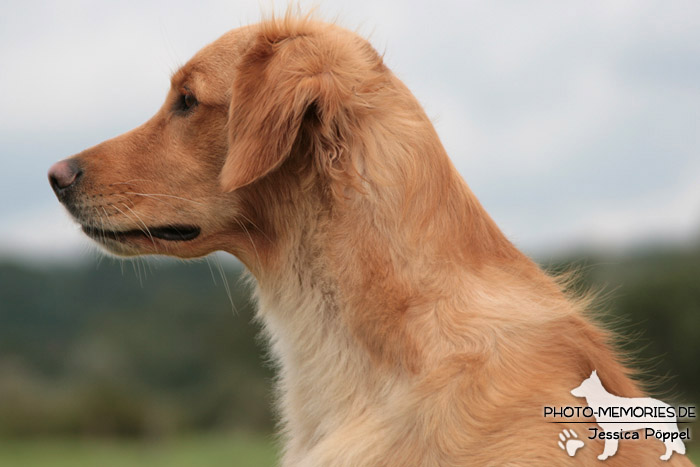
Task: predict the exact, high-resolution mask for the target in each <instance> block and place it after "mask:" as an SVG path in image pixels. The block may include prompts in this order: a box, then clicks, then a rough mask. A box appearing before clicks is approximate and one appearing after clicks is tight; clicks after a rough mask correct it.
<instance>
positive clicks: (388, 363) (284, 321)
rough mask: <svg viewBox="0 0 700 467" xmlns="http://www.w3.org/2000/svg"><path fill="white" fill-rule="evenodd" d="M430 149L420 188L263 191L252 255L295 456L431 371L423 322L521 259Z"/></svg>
mask: <svg viewBox="0 0 700 467" xmlns="http://www.w3.org/2000/svg"><path fill="white" fill-rule="evenodd" d="M435 139H436V138H435ZM425 140H431V138H426V139H425ZM421 150H425V151H434V152H437V154H436V156H435V157H431V158H421V157H418V156H416V157H414V158H413V160H412V161H411V163H412V166H413V170H414V174H413V175H412V180H411V182H410V183H407V182H405V181H403V180H400V179H397V180H384V181H383V182H382V183H376V184H373V183H372V181H371V177H369V176H368V178H370V181H369V182H368V183H366V184H365V185H364V188H365V192H364V193H357V192H355V193H353V192H351V193H350V195H349V196H347V197H345V198H344V199H338V198H337V197H335V195H334V194H332V193H331V191H330V190H328V189H326V187H323V186H319V187H317V189H308V188H307V189H305V190H302V189H301V188H300V186H299V185H296V184H294V183H292V184H291V186H292V188H290V189H288V190H282V191H283V193H282V194H280V187H289V186H290V184H289V181H288V180H286V181H285V180H284V179H283V178H282V177H283V175H279V177H280V178H279V179H275V178H274V177H276V175H273V177H272V178H271V179H270V180H267V181H265V182H264V183H268V184H270V185H271V186H272V187H274V189H272V188H270V189H264V188H262V187H254V190H253V191H254V192H255V193H256V196H258V195H259V194H260V193H269V194H271V195H272V196H275V197H276V198H275V199H267V200H264V201H261V200H258V201H257V204H258V205H260V206H266V207H268V210H267V211H266V212H267V214H266V216H268V217H267V218H266V219H262V220H259V223H260V226H259V227H261V228H260V229H259V230H260V231H261V232H264V235H259V236H255V238H254V240H252V241H254V243H251V245H253V246H254V247H255V248H254V249H255V251H254V254H253V253H251V252H250V251H248V252H243V258H245V257H247V258H248V261H244V262H246V263H247V265H248V267H249V269H250V270H251V272H252V273H253V275H254V276H255V277H256V279H257V291H256V295H257V300H258V303H259V318H260V320H261V321H262V322H263V324H264V329H265V333H266V334H267V337H268V339H269V340H270V342H271V348H272V353H273V357H274V359H275V361H276V362H277V364H278V366H279V373H280V377H279V385H278V390H279V393H280V394H279V397H280V398H281V399H282V403H280V404H279V406H280V407H281V410H282V411H283V413H282V414H281V418H282V423H283V425H284V426H285V427H286V429H287V430H288V431H289V432H294V433H295V435H294V437H289V438H290V439H293V442H294V443H296V446H294V445H293V446H287V449H288V450H291V451H295V450H299V451H301V450H304V449H308V448H309V446H312V445H313V444H314V443H315V442H316V441H318V440H319V439H320V438H322V437H323V436H325V435H326V434H327V433H329V432H332V431H333V430H334V429H336V428H337V427H338V426H339V425H341V424H342V423H344V421H347V420H348V419H351V418H352V417H353V416H354V415H355V414H357V413H362V412H363V411H364V410H365V409H366V408H367V406H370V405H372V404H374V405H375V406H382V405H385V404H386V403H387V401H386V398H390V397H391V394H392V391H393V390H394V389H396V388H400V387H402V386H403V385H405V384H410V381H411V380H412V377H413V376H415V375H416V374H418V373H420V372H421V371H423V369H424V366H425V365H426V361H427V360H428V359H429V358H431V357H430V356H429V355H428V353H432V355H433V356H434V357H435V356H436V357H435V358H441V357H442V355H440V352H439V349H438V347H439V346H440V345H442V344H439V345H435V346H433V347H432V348H430V346H431V345H432V344H433V342H435V341H433V342H431V337H430V336H428V335H425V333H423V335H422V336H421V337H420V339H419V338H417V336H418V335H419V333H421V332H423V331H421V324H420V321H421V320H424V319H431V320H434V319H437V320H438V321H439V320H440V318H439V317H436V316H435V315H436V313H434V306H435V304H437V303H450V302H452V303H463V301H460V300H462V297H459V296H457V295H459V294H463V293H464V289H465V287H464V285H465V279H464V278H465V277H466V276H469V275H470V274H472V275H477V274H478V270H479V269H480V268H482V267H487V266H488V267H491V266H492V265H494V264H497V265H500V266H504V267H506V268H512V267H513V265H514V264H516V263H519V262H522V261H521V260H522V258H523V256H522V255H521V254H520V253H519V252H518V251H517V250H516V249H515V248H514V247H513V246H512V245H511V244H510V243H509V242H508V241H507V240H506V239H505V237H504V236H503V235H502V234H501V232H500V231H499V230H498V228H497V227H496V226H495V224H494V223H493V221H492V220H491V219H490V218H489V216H488V215H487V214H486V213H485V211H484V210H483V208H482V207H481V206H480V204H479V203H478V201H477V200H476V198H475V197H474V196H473V195H472V194H471V192H470V191H469V189H468V188H467V186H466V185H465V184H464V182H463V181H462V180H461V178H460V177H459V175H458V174H457V172H456V170H455V169H454V168H453V166H452V165H451V163H450V162H449V160H448V158H447V155H446V154H445V153H444V150H443V149H442V147H441V146H437V147H430V148H417V149H416V151H417V154H418V155H420V151H421ZM411 157H412V156H411ZM426 161H430V163H431V164H435V163H436V161H438V163H439V164H440V165H439V166H438V167H435V166H434V165H433V166H431V167H427V166H425V167H422V166H421V164H426V163H427V162H426ZM379 172H381V170H377V171H376V172H375V175H376V174H377V173H379ZM396 172H397V171H396V170H395V168H389V170H387V171H386V173H396ZM280 173H284V171H280ZM380 175H381V174H380ZM251 215H252V213H251ZM279 226H284V228H283V229H280V228H279ZM275 229H277V230H275ZM251 233H253V234H254V232H253V231H251ZM237 255H238V256H239V257H241V253H240V252H239V253H237ZM243 258H242V259H243ZM263 262H264V263H265V264H262V263H263ZM526 263H527V264H530V263H529V262H526ZM500 266H499V267H500ZM435 278H442V279H441V281H440V282H438V281H436V280H435ZM448 282H449V283H448ZM427 329H430V330H435V332H436V334H439V333H440V332H442V331H441V330H440V329H439V328H438V326H428V327H427ZM431 332H432V331H431ZM440 339H441V337H440ZM457 340H459V341H460V342H463V341H464V337H463V336H458V338H457ZM442 341H444V339H442ZM348 382H354V383H355V385H354V386H353V385H349V384H348Z"/></svg>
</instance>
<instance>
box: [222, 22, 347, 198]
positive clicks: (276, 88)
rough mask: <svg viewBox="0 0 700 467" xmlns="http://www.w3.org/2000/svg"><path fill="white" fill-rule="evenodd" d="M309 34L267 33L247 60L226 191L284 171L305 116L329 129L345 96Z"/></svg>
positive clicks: (233, 119)
mask: <svg viewBox="0 0 700 467" xmlns="http://www.w3.org/2000/svg"><path fill="white" fill-rule="evenodd" d="M310 41H311V39H310V38H308V37H306V36H299V37H294V38H283V39H280V40H272V39H271V38H269V37H266V36H265V35H264V34H261V35H260V37H259V38H258V39H257V42H256V43H255V44H254V45H253V46H252V48H251V49H250V50H249V51H248V52H247V53H246V55H245V56H244V57H243V58H242V59H241V62H240V65H239V68H238V73H237V76H236V78H235V80H236V81H235V83H234V87H233V92H232V100H231V106H230V109H229V128H228V131H229V150H228V155H227V158H226V162H225V163H224V166H223V168H222V170H221V175H220V182H221V186H222V188H223V189H224V190H225V191H227V192H230V191H233V190H236V189H238V188H241V187H243V186H246V185H248V184H250V183H252V182H254V181H256V180H258V179H260V178H261V177H264V176H265V175H267V174H268V173H270V172H272V171H273V170H275V169H276V168H278V167H279V166H280V165H282V163H283V162H284V160H285V159H286V157H287V156H288V155H289V154H290V152H291V151H292V147H293V145H294V141H295V140H296V138H297V136H298V134H299V132H300V130H301V127H302V124H303V122H304V119H305V115H307V113H308V112H311V111H313V112H314V113H315V116H316V117H317V118H318V121H319V122H320V125H319V127H321V128H322V127H324V126H325V127H328V125H325V124H324V122H326V123H327V122H329V121H331V120H332V119H333V117H334V115H335V114H337V112H338V109H339V106H340V104H339V102H340V97H339V96H338V94H337V92H335V91H334V89H335V87H336V86H335V83H334V77H333V76H332V74H331V73H330V72H325V71H324V68H325V66H326V65H327V64H325V63H324V60H323V59H322V57H320V56H319V53H318V49H317V48H314V44H312V43H311V42H310Z"/></svg>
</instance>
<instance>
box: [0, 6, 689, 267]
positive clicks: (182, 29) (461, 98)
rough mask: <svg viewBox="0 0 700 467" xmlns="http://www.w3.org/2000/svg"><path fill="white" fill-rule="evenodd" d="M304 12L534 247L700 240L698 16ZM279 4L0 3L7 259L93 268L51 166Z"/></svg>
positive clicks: (576, 11) (2, 211) (115, 128)
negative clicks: (394, 92) (404, 103)
mask: <svg viewBox="0 0 700 467" xmlns="http://www.w3.org/2000/svg"><path fill="white" fill-rule="evenodd" d="M300 4H301V5H302V7H303V8H305V9H308V8H309V7H310V6H312V5H316V6H318V12H319V15H320V16H321V17H322V18H325V19H328V20H335V21H336V22H338V23H339V24H341V25H342V26H345V27H347V28H349V29H353V30H356V31H358V32H359V33H360V34H362V35H363V36H365V37H367V38H369V39H370V41H371V42H372V43H373V45H374V46H375V47H376V48H377V50H379V51H380V52H383V53H384V54H385V55H384V56H385V62H386V63H387V65H388V66H389V67H390V68H391V69H392V70H393V71H394V73H395V74H396V75H397V76H398V77H399V78H400V79H402V80H403V81H404V82H405V83H406V84H407V85H408V87H409V88H410V89H411V90H412V91H413V93H414V94H415V95H416V97H417V98H418V100H419V101H420V102H421V104H422V105H423V106H424V108H425V109H426V112H427V113H428V115H429V116H430V117H431V119H432V120H433V122H434V124H435V126H436V128H437V131H438V133H439V135H440V137H441V139H442V141H443V144H444V145H445V147H446V149H447V151H448V154H450V157H451V158H452V160H453V161H454V163H455V165H456V167H457V168H458V170H459V171H460V173H461V174H462V175H463V177H464V178H465V180H466V181H467V183H468V184H469V185H470V187H471V188H472V190H473V191H474V192H475V193H476V195H477V197H479V199H480V200H481V202H482V204H483V205H484V206H485V207H486V209H487V211H489V213H490V214H491V215H492V217H493V218H494V219H495V220H496V222H497V223H498V224H499V225H500V227H501V229H502V230H503V231H504V232H505V233H506V235H507V236H508V237H509V238H510V239H511V240H512V241H513V242H514V243H515V244H516V245H517V246H519V247H520V248H522V249H523V250H525V251H526V252H530V253H537V252H539V253H542V252H552V251H565V250H567V249H573V248H605V249H608V250H621V249H626V248H630V247H633V246H635V245H639V244H643V243H646V242H651V241H661V242H682V241H693V240H696V239H698V238H700V3H698V2H696V1H682V0H678V1H674V2H662V1H645V0H635V1H624V0H617V1H615V2H610V1H607V0H606V1H598V0H593V1H587V2H574V3H571V2H552V1H547V2H545V1H531V2H514V1H490V2H468V1H467V2H465V1H455V2H448V1H433V2H426V1H421V2H411V1H403V2H399V1H389V0H385V1H383V0H373V1H365V0H356V1H353V2H352V3H350V2H341V1H323V2H315V3H310V2H304V1H302V2H300ZM285 5H286V2H267V3H265V2H258V1H210V0H204V1H198V2H190V1H188V2H185V1H181V0H170V1H148V0H141V1H121V2H95V1H77V0H76V1H73V0H69V1H60V2H58V1H53V2H52V1H22V2H20V1H15V2H12V1H11V2H7V0H5V1H4V2H3V15H2V17H0V43H2V44H3V45H2V47H0V64H2V65H1V66H0V89H2V92H3V94H2V108H3V111H2V112H0V167H2V170H1V171H0V173H1V174H3V177H4V180H3V183H0V257H2V256H19V257H23V258H35V259H36V258H40V259H41V260H42V261H44V260H58V261H63V260H67V259H76V258H78V259H80V258H82V259H85V258H91V257H92V256H93V251H94V249H93V247H91V246H88V245H89V241H88V240H86V239H84V238H83V235H82V234H81V233H80V231H79V229H78V227H77V226H76V225H75V224H74V223H73V222H72V221H71V220H70V219H69V217H68V215H67V214H66V213H65V212H64V210H63V208H62V207H61V206H60V205H59V203H58V202H57V201H56V199H55V197H54V195H53V193H52V191H51V189H50V187H49V184H48V183H47V178H46V172H47V170H48V168H49V166H50V165H51V164H52V163H53V162H55V161H58V160H60V159H63V158H65V157H68V156H70V155H72V154H75V153H77V152H79V151H81V150H83V149H85V148H87V147H90V146H93V145H95V144H97V143H99V142H100V141H102V140H104V139H107V138H110V137H112V136H116V135H118V134H121V133H123V132H125V131H127V130H129V129H131V128H133V127H135V126H137V125H139V124H141V123H142V122H144V121H145V120H147V119H148V118H150V116H151V115H152V114H153V113H155V111H156V110H157V109H158V108H159V107H160V105H161V104H162V101H163V99H164V98H165V95H166V92H167V89H168V85H169V77H170V75H171V73H172V72H173V71H175V70H176V69H177V68H178V67H179V66H181V65H182V64H184V63H185V62H186V61H187V60H188V59H189V57H191V56H192V55H193V54H194V53H195V52H196V51H197V50H198V49H200V48H201V47H202V46H204V45H206V44H207V43H209V42H211V41H213V40H215V39H216V38H217V37H218V36H220V35H221V34H223V33H224V32H226V31H228V30H230V29H233V28H236V27H239V26H242V25H245V24H249V23H253V22H256V21H258V20H259V19H260V17H261V11H264V12H269V11H271V10H276V11H282V10H283V9H284V7H285Z"/></svg>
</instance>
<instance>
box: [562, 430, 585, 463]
mask: <svg viewBox="0 0 700 467" xmlns="http://www.w3.org/2000/svg"><path fill="white" fill-rule="evenodd" d="M559 439H560V441H557V444H558V445H559V447H560V448H561V449H562V450H563V451H566V453H567V454H568V455H569V456H571V457H573V456H575V455H576V451H578V450H579V449H581V448H582V447H583V441H581V440H580V439H578V435H577V434H576V432H575V431H574V430H567V429H566V428H564V429H563V430H562V431H561V433H559Z"/></svg>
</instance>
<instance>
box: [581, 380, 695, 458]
mask: <svg viewBox="0 0 700 467" xmlns="http://www.w3.org/2000/svg"><path fill="white" fill-rule="evenodd" d="M571 394H573V395H574V396H576V397H584V398H585V399H586V403H587V404H588V406H589V407H590V408H592V409H593V411H594V413H595V414H596V415H595V419H596V422H598V423H599V424H601V427H602V429H603V431H604V432H606V433H611V434H613V436H614V435H616V434H618V433H619V432H623V431H636V430H641V429H645V435H646V429H649V430H651V431H652V432H655V431H659V432H666V433H669V434H673V435H675V436H678V437H675V438H673V439H671V437H670V436H669V439H665V440H664V441H663V443H664V445H665V446H666V452H664V454H662V455H661V457H660V459H661V460H662V461H666V460H668V459H669V458H670V457H671V455H672V454H673V453H674V452H677V453H679V454H685V444H683V441H682V440H681V438H680V433H679V431H678V425H676V417H675V415H674V416H673V417H667V416H666V414H667V413H668V410H667V409H670V408H671V407H670V406H669V405H668V404H666V403H665V402H663V401H660V400H657V399H652V398H651V397H644V398H641V397H637V398H626V397H619V396H615V395H613V394H610V393H609V392H608V391H606V390H605V387H604V386H603V383H602V382H601V381H600V378H598V374H597V372H596V371H595V370H593V373H591V376H590V377H588V379H586V380H584V381H583V382H582V383H581V385H580V386H578V387H576V388H574V389H572V390H571ZM612 407H616V408H617V407H619V408H628V409H633V408H637V410H639V409H649V410H650V411H651V410H653V409H657V410H658V409H663V411H662V413H663V414H664V416H653V415H646V416H645V415H638V416H630V415H625V416H617V417H615V416H611V415H609V414H604V413H603V411H602V410H601V409H608V410H609V409H610V408H612ZM651 413H652V414H653V412H651ZM628 419H632V421H631V422H629V421H627V420H628ZM671 419H672V420H671ZM617 445H618V438H615V437H606V438H605V448H604V449H603V453H602V454H601V455H599V456H598V459H600V460H605V459H607V458H608V457H610V456H612V455H614V454H615V453H616V452H617Z"/></svg>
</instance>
